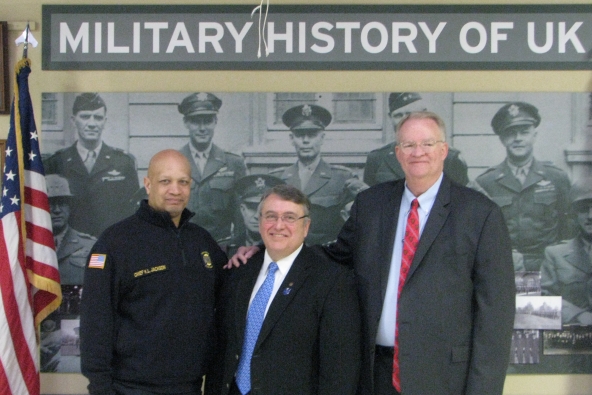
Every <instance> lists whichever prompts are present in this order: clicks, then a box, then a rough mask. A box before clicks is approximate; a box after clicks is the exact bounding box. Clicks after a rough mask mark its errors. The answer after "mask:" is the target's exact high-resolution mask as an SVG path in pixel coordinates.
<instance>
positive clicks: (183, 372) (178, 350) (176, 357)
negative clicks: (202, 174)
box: [80, 150, 226, 395]
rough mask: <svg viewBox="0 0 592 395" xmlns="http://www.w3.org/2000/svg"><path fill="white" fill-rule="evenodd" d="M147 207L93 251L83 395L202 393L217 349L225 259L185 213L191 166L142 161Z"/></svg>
mask: <svg viewBox="0 0 592 395" xmlns="http://www.w3.org/2000/svg"><path fill="white" fill-rule="evenodd" d="M144 186H145V188H146V192H147V193H148V201H146V200H144V201H142V203H141V205H140V208H139V209H138V211H137V212H136V213H135V214H134V215H132V216H131V217H128V218H126V219H125V220H123V221H121V222H119V223H117V224H115V225H113V226H112V227H110V228H109V229H107V230H106V231H105V232H104V233H103V234H102V236H101V237H100V238H99V240H97V242H96V244H95V246H94V247H93V249H92V251H91V255H90V258H89V261H88V264H87V268H86V272H85V276H84V294H83V297H82V306H81V317H80V337H81V367H82V373H83V374H84V375H85V376H86V377H87V378H88V379H89V381H90V384H89V386H88V390H89V393H90V394H92V395H96V394H105V395H107V394H109V395H112V394H118V395H119V394H121V395H132V394H175V395H198V394H199V395H200V394H201V385H202V376H203V375H204V374H205V370H206V367H207V366H209V365H211V364H209V363H208V362H209V361H210V357H211V355H212V352H213V347H214V345H215V342H216V339H215V331H214V311H215V303H216V299H217V298H216V296H217V290H218V288H219V284H220V272H221V271H220V269H221V267H222V265H223V264H224V263H225V261H226V255H225V254H224V253H223V252H222V250H220V248H219V247H218V245H217V244H216V242H215V241H214V239H213V238H212V237H211V236H210V234H209V233H208V232H207V231H206V230H205V229H203V228H201V227H200V226H198V225H196V224H194V223H192V222H189V219H190V218H191V216H192V215H193V214H192V213H191V212H190V211H189V210H187V209H185V207H186V205H187V202H188V201H189V196H190V191H191V167H190V165H189V162H188V160H187V159H186V158H185V157H184V156H183V155H182V154H181V153H180V152H178V151H175V150H165V151H161V152H159V153H157V154H156V155H155V156H154V157H153V158H152V159H151V161H150V164H149V167H148V176H147V177H146V178H144Z"/></svg>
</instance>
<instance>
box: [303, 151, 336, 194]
mask: <svg viewBox="0 0 592 395" xmlns="http://www.w3.org/2000/svg"><path fill="white" fill-rule="evenodd" d="M329 180H331V167H329V165H328V164H327V163H326V162H324V161H323V160H321V161H320V162H319V165H318V166H317V168H316V169H315V171H314V173H312V175H311V177H310V180H309V181H308V183H307V184H306V188H304V190H303V191H302V192H304V193H305V194H306V195H308V196H310V195H312V194H313V193H315V192H316V191H318V190H319V189H321V188H322V187H323V186H325V184H327V183H328V182H329Z"/></svg>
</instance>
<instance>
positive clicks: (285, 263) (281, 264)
mask: <svg viewBox="0 0 592 395" xmlns="http://www.w3.org/2000/svg"><path fill="white" fill-rule="evenodd" d="M303 246H304V244H300V247H298V248H296V250H295V251H294V252H293V253H291V254H290V255H288V256H287V257H285V258H282V259H278V260H277V261H275V263H277V265H278V270H279V271H280V272H281V273H282V275H283V276H284V277H285V276H286V274H288V271H289V270H290V268H291V267H292V264H293V263H294V260H295V259H296V257H297V256H298V254H300V250H302V247H303ZM271 262H273V260H272V259H271V257H270V256H269V254H268V252H267V250H265V257H264V258H263V267H262V268H261V270H263V271H264V272H265V273H267V270H268V269H269V264H270V263H271Z"/></svg>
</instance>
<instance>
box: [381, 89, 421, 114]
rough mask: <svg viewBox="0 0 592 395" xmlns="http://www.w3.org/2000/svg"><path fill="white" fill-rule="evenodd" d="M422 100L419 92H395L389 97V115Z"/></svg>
mask: <svg viewBox="0 0 592 395" xmlns="http://www.w3.org/2000/svg"><path fill="white" fill-rule="evenodd" d="M418 100H421V96H420V95H419V93H417V92H393V93H391V94H390V95H389V100H388V102H389V114H390V113H392V112H393V111H395V110H397V109H399V108H401V107H405V106H406V105H408V104H411V103H413V102H416V101H418Z"/></svg>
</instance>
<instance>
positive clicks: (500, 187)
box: [474, 159, 571, 256]
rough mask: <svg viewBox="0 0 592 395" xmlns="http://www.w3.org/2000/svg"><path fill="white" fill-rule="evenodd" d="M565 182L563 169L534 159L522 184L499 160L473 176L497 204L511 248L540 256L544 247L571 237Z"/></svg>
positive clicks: (566, 183) (476, 182) (481, 188)
mask: <svg viewBox="0 0 592 395" xmlns="http://www.w3.org/2000/svg"><path fill="white" fill-rule="evenodd" d="M569 185H570V183H569V179H568V177H567V174H566V173H565V172H564V171H563V170H561V169H559V168H557V167H555V166H554V165H552V164H551V163H549V162H541V161H537V160H536V159H534V160H533V162H532V165H531V167H530V171H529V173H528V175H527V176H526V180H525V182H524V185H522V184H521V183H520V181H518V179H517V178H516V177H515V176H514V174H513V173H512V171H511V169H510V167H509V166H508V164H507V163H506V161H503V162H502V163H500V164H499V165H497V166H494V167H491V168H489V169H488V170H487V171H485V173H483V174H481V175H480V176H479V177H477V178H476V179H475V186H474V187H475V189H477V190H480V191H482V192H484V193H485V194H486V195H487V196H489V197H490V198H491V200H493V201H494V202H495V203H497V204H498V205H499V206H500V207H501V209H502V212H503V213H504V218H505V219H506V224H507V225H508V228H509V230H510V237H511V239H512V247H513V248H515V249H516V250H517V251H519V252H520V253H523V254H537V255H541V256H542V254H543V252H544V249H545V247H547V246H549V245H551V244H555V243H557V242H558V241H559V240H564V239H566V238H569V237H570V236H571V235H570V225H569V221H568V217H567V212H568V209H569V200H568V193H569V188H570V186H569Z"/></svg>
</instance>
